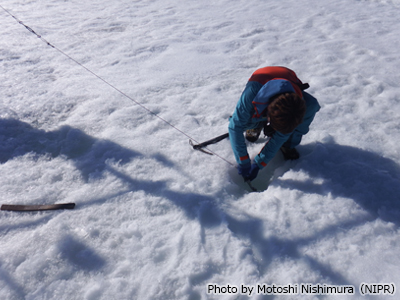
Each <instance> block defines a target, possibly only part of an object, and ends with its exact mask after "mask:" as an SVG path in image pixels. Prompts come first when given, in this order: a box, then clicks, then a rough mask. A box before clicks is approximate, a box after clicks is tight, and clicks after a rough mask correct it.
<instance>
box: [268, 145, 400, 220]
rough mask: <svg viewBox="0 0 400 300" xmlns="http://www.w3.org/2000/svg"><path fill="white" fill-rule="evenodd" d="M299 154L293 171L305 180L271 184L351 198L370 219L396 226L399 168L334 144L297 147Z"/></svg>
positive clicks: (399, 213) (364, 152)
mask: <svg viewBox="0 0 400 300" xmlns="http://www.w3.org/2000/svg"><path fill="white" fill-rule="evenodd" d="M299 151H300V152H301V153H303V154H305V155H304V156H303V158H302V159H301V160H300V161H299V162H298V163H295V166H294V170H299V171H304V172H305V173H307V174H308V175H309V179H306V180H304V179H302V180H294V179H284V178H283V177H278V178H276V179H275V180H274V181H273V184H274V185H279V186H281V187H283V188H289V189H296V190H299V191H302V192H304V193H309V194H320V195H324V196H326V195H331V197H332V198H333V199H335V198H338V197H343V198H348V199H352V200H354V201H355V202H356V203H357V204H358V205H359V206H360V207H361V208H362V209H364V210H365V211H367V212H368V213H369V214H370V216H371V218H378V217H379V218H381V219H382V220H384V221H388V222H393V223H395V224H396V225H397V226H399V225H400V166H399V165H398V164H397V163H396V162H395V161H393V160H391V159H389V158H385V157H382V156H380V155H378V154H376V153H374V152H370V151H367V150H362V149H360V148H355V147H351V146H344V145H339V144H336V143H334V142H330V143H324V144H322V143H316V144H312V145H306V146H300V147H299ZM307 153H308V154H307ZM322 199H323V198H322Z"/></svg>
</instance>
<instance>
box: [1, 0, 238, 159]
mask: <svg viewBox="0 0 400 300" xmlns="http://www.w3.org/2000/svg"><path fill="white" fill-rule="evenodd" d="M0 7H1V8H2V9H3V10H4V11H5V12H6V13H7V14H9V15H10V16H11V17H13V18H14V19H15V20H16V21H17V22H18V23H19V24H21V25H22V26H24V27H25V28H26V29H27V30H28V31H29V32H31V33H33V34H34V35H36V36H37V37H38V38H39V39H41V40H42V41H43V42H44V43H45V44H46V45H48V46H50V47H52V48H53V49H55V50H57V51H58V52H59V53H61V54H62V55H64V56H65V57H67V58H68V59H70V60H72V61H73V62H74V63H76V64H77V65H79V66H80V67H82V68H83V69H85V70H86V71H87V72H89V73H90V74H92V75H93V76H95V77H96V78H98V79H99V80H101V81H102V82H104V83H105V84H106V85H108V86H109V87H111V88H112V89H114V90H115V91H117V92H118V93H120V94H121V95H123V96H124V97H126V98H127V99H129V100H131V101H132V102H134V103H135V104H137V105H139V106H140V107H141V108H143V109H144V110H146V111H147V112H148V113H150V114H152V115H153V116H155V117H157V118H158V119H160V120H161V121H163V122H164V123H166V124H167V125H169V126H171V127H172V128H174V129H175V130H177V131H179V132H180V133H181V134H183V135H184V136H186V137H187V138H189V139H191V140H193V141H195V142H196V143H199V142H198V141H196V140H195V139H194V138H192V137H191V136H190V135H188V134H187V133H185V132H184V131H182V130H181V129H179V128H177V127H176V126H174V125H173V124H172V123H171V122H169V121H167V120H165V119H164V118H162V117H160V116H159V115H157V114H156V113H155V112H153V111H151V110H150V109H148V108H147V107H146V106H144V105H143V104H141V103H140V102H138V101H136V100H135V99H133V98H132V97H130V96H129V95H127V94H126V93H125V92H123V91H121V90H120V89H118V88H117V87H115V86H114V85H112V84H111V83H109V82H108V81H107V80H105V79H104V78H102V77H100V76H99V75H97V74H96V73H95V72H93V71H92V70H90V69H89V68H87V67H86V66H84V65H83V64H81V63H80V62H79V61H77V60H76V59H74V58H73V57H71V56H70V55H68V54H67V53H65V52H64V51H62V50H61V49H59V48H57V47H56V46H54V45H53V44H51V43H50V42H48V41H47V40H46V39H45V38H43V37H42V36H41V35H39V34H37V33H36V32H35V31H34V30H33V29H32V28H31V27H29V26H27V25H25V23H24V22H22V21H21V20H19V19H18V18H17V17H16V16H14V15H13V14H12V13H10V12H9V11H8V10H7V9H5V8H4V7H3V6H2V5H0ZM207 150H208V151H210V152H211V153H212V154H214V155H215V156H217V157H218V158H220V159H222V160H223V161H225V162H227V163H228V164H230V165H232V166H234V164H232V163H231V162H230V161H228V160H226V159H225V158H223V157H222V156H220V155H218V154H217V153H215V152H213V151H212V150H210V149H208V148H207Z"/></svg>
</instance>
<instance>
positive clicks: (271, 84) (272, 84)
mask: <svg viewBox="0 0 400 300" xmlns="http://www.w3.org/2000/svg"><path fill="white" fill-rule="evenodd" d="M295 92H296V91H295V90H294V88H293V85H292V84H291V83H290V81H288V80H285V79H273V80H270V81H268V82H267V83H266V84H264V85H263V87H262V88H261V89H260V90H259V91H258V93H257V95H256V96H255V97H254V99H253V102H252V103H253V106H254V109H255V114H254V116H253V117H257V118H259V117H261V114H262V113H263V111H264V110H265V109H266V108H267V107H268V105H269V101H270V99H271V98H273V97H275V96H276V95H279V94H284V93H295Z"/></svg>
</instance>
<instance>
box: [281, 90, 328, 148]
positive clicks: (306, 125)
mask: <svg viewBox="0 0 400 300" xmlns="http://www.w3.org/2000/svg"><path fill="white" fill-rule="evenodd" d="M303 96H304V100H305V102H306V107H307V109H306V113H305V115H304V118H303V122H302V123H301V124H300V125H299V126H297V127H296V129H295V130H294V131H293V133H292V135H291V136H290V138H289V139H288V140H287V141H286V142H285V144H284V145H283V146H284V147H287V148H294V147H296V146H297V145H299V144H300V142H301V138H302V137H303V135H305V134H306V133H308V131H309V129H310V124H311V122H312V121H313V120H314V117H315V114H316V113H317V112H318V111H319V109H320V108H321V106H320V105H319V103H318V100H317V99H315V98H314V97H313V96H311V95H310V94H309V93H306V92H304V91H303Z"/></svg>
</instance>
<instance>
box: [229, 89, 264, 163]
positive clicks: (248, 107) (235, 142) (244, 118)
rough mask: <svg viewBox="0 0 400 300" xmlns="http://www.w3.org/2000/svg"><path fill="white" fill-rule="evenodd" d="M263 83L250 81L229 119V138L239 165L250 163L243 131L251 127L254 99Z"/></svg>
mask: <svg viewBox="0 0 400 300" xmlns="http://www.w3.org/2000/svg"><path fill="white" fill-rule="evenodd" d="M261 87H262V85H261V84H260V83H258V82H248V83H247V85H246V87H245V89H244V91H243V93H242V95H241V97H240V99H239V101H238V103H237V105H236V109H235V111H234V113H233V115H232V117H231V119H230V121H229V127H228V129H229V139H230V142H231V146H232V150H233V153H234V155H235V159H236V162H237V163H238V164H239V165H246V164H250V163H251V160H250V157H249V154H248V153H247V147H246V142H245V138H244V135H243V132H244V131H246V130H247V129H250V128H251V119H252V116H253V114H254V107H253V104H252V101H253V99H254V97H255V96H256V95H257V93H258V91H259V90H260V88H261Z"/></svg>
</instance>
